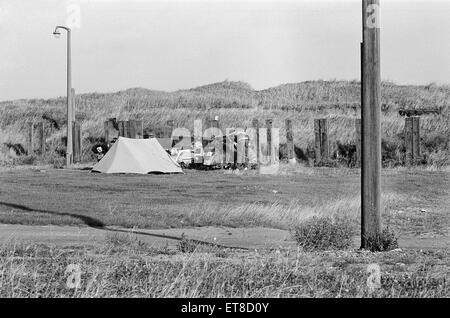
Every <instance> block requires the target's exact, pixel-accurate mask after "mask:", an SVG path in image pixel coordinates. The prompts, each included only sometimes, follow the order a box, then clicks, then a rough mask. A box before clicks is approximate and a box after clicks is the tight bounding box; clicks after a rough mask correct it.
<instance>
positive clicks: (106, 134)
mask: <svg viewBox="0 0 450 318" xmlns="http://www.w3.org/2000/svg"><path fill="white" fill-rule="evenodd" d="M103 129H104V130H105V142H106V143H107V144H109V120H107V121H105V122H104V123H103Z"/></svg>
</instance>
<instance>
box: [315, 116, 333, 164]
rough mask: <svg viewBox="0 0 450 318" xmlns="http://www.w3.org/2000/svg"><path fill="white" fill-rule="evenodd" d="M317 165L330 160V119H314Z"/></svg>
mask: <svg viewBox="0 0 450 318" xmlns="http://www.w3.org/2000/svg"><path fill="white" fill-rule="evenodd" d="M314 135H315V143H314V144H315V147H314V148H315V155H316V165H320V164H323V163H326V162H328V161H329V155H330V150H329V142H328V120H327V119H326V118H322V119H314Z"/></svg>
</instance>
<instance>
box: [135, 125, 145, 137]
mask: <svg viewBox="0 0 450 318" xmlns="http://www.w3.org/2000/svg"><path fill="white" fill-rule="evenodd" d="M134 123H135V128H136V138H138V139H142V138H144V125H143V123H142V120H135V121H134Z"/></svg>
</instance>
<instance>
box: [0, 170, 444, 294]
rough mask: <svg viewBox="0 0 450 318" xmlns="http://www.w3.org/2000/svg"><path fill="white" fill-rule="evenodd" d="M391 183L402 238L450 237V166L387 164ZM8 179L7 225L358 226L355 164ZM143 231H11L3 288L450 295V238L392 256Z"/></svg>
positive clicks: (388, 191) (11, 175) (390, 213)
mask: <svg viewBox="0 0 450 318" xmlns="http://www.w3.org/2000/svg"><path fill="white" fill-rule="evenodd" d="M382 180H383V201H384V204H385V212H384V215H383V221H384V223H385V224H388V225H389V226H390V227H391V228H392V229H394V230H395V232H396V233H397V234H399V235H400V236H403V242H405V239H411V240H415V239H418V240H419V241H420V240H423V238H426V240H430V239H431V240H439V241H448V239H449V223H448V217H449V206H450V195H449V189H450V173H448V172H444V171H427V170H419V169H416V170H407V169H394V170H391V169H389V170H384V171H383V178H382ZM0 181H1V182H0V223H6V224H8V223H15V224H28V225H31V224H41V225H43V224H54V225H75V226H81V227H95V228H96V229H101V228H105V229H106V228H108V227H109V226H113V225H114V226H121V227H128V228H131V227H133V228H147V229H162V228H166V229H167V228H174V230H177V231H179V230H183V229H184V231H186V230H187V229H188V228H191V227H204V226H217V227H224V229H225V231H226V229H227V228H230V227H238V228H242V229H244V230H245V229H248V228H255V227H265V228H278V229H291V228H292V226H295V225H296V224H299V223H300V222H302V221H303V220H305V219H307V218H308V217H309V216H313V215H322V216H327V215H333V214H335V215H341V216H342V215H346V216H348V217H349V220H350V222H353V223H352V224H353V226H354V228H355V231H357V230H358V228H359V188H360V184H359V182H360V176H359V173H358V171H357V170H352V169H330V168H321V169H311V168H305V167H301V166H297V167H296V168H288V166H284V167H282V169H281V170H280V172H279V174H277V175H261V174H258V173H256V171H244V172H239V173H236V172H231V171H223V170H222V171H210V172H204V171H191V170H186V173H184V174H178V175H106V174H94V173H90V172H89V171H86V170H61V169H52V168H48V167H47V168H46V167H34V168H30V167H25V168H24V167H22V168H21V167H16V168H12V169H11V168H3V169H2V171H1V172H0ZM210 229H213V228H210ZM254 230H255V229H254ZM261 230H264V229H261ZM209 231H210V230H209ZM136 233H137V232H136ZM17 235H18V236H17ZM17 235H16V237H20V233H18V234H17ZM37 237H39V236H37ZM263 237H264V236H261V238H263ZM141 238H142V236H139V235H138V234H135V233H133V232H132V233H131V234H130V233H128V234H123V233H120V232H114V231H105V234H104V238H102V239H101V240H99V242H95V243H96V244H94V242H93V241H91V242H88V243H83V244H81V245H80V244H77V245H61V244H55V243H48V242H47V243H46V244H42V243H39V240H35V241H34V242H32V243H30V242H26V241H25V242H24V241H10V240H3V241H2V244H1V245H0V272H1V273H2V274H1V275H0V296H1V297H61V296H62V297H138V296H145V297H449V296H450V288H449V285H448V279H449V272H450V271H449V269H450V254H449V249H448V248H443V249H442V246H447V247H448V245H446V244H445V243H444V244H440V245H439V246H441V249H436V248H428V247H427V246H426V245H423V243H424V242H425V241H426V240H423V242H422V243H421V244H422V245H421V244H419V245H416V246H418V247H416V248H413V249H408V248H406V249H405V248H404V247H403V246H402V245H400V249H396V250H393V251H390V252H384V253H372V252H365V251H358V250H356V249H355V247H350V248H348V249H345V250H334V251H333V250H330V251H323V252H306V251H302V250H301V249H296V248H284V247H283V248H282V247H281V245H280V248H270V249H264V248H261V249H258V250H253V249H247V250H244V249H230V248H226V247H223V246H221V245H214V244H213V245H211V244H209V245H204V244H199V243H196V241H192V240H190V239H184V238H182V239H181V240H175V241H174V242H176V245H175V248H173V245H171V246H172V247H170V248H169V245H167V246H166V245H159V246H156V245H153V244H151V245H150V244H149V243H148V242H147V241H145V240H141ZM236 239H239V238H238V237H237V238H234V240H236ZM51 241H52V240H50V242H51ZM428 242H429V241H428ZM238 243H239V242H238ZM258 243H261V244H263V242H259V241H258ZM237 245H239V244H237ZM70 264H74V265H75V266H78V267H77V268H79V269H80V273H81V276H80V285H79V286H78V287H77V288H75V289H73V288H71V287H70V286H68V285H67V280H68V278H69V276H70V271H69V272H68V271H67V269H68V266H69V265H70ZM369 264H377V265H378V266H380V275H381V276H380V284H379V286H378V288H376V289H374V290H371V289H370V288H369V287H368V285H367V279H368V277H369V275H371V274H370V272H368V266H369ZM71 266H72V265H71ZM371 266H373V265H371Z"/></svg>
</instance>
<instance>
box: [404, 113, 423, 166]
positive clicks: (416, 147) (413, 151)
mask: <svg viewBox="0 0 450 318" xmlns="http://www.w3.org/2000/svg"><path fill="white" fill-rule="evenodd" d="M405 148H406V164H408V165H412V164H415V163H417V162H418V161H419V160H420V117H419V116H413V117H406V118H405Z"/></svg>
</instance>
